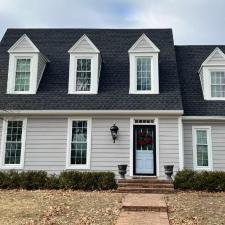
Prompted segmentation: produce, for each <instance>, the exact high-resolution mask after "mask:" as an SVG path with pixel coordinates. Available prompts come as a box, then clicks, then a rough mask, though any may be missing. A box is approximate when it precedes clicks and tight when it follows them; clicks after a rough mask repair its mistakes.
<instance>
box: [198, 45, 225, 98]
mask: <svg viewBox="0 0 225 225" xmlns="http://www.w3.org/2000/svg"><path fill="white" fill-rule="evenodd" d="M199 76H200V80H201V86H202V91H203V96H204V99H205V100H225V54H224V53H223V52H222V51H221V49H219V48H218V47H217V48H215V49H214V51H213V52H212V53H211V54H210V55H209V56H208V57H207V59H206V60H205V61H204V62H203V63H202V65H201V67H200V69H199Z"/></svg>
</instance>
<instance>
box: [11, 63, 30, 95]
mask: <svg viewBox="0 0 225 225" xmlns="http://www.w3.org/2000/svg"><path fill="white" fill-rule="evenodd" d="M30 62H31V59H17V62H16V77H15V91H29V88H30Z"/></svg>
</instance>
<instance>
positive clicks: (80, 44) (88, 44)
mask: <svg viewBox="0 0 225 225" xmlns="http://www.w3.org/2000/svg"><path fill="white" fill-rule="evenodd" d="M68 52H69V53H100V51H99V50H98V48H97V47H96V46H95V45H94V44H93V42H92V41H91V40H90V39H89V38H88V36H87V35H86V34H84V35H83V36H82V37H81V38H80V39H79V40H78V41H77V42H76V43H75V44H74V45H73V47H72V48H70V50H69V51H68Z"/></svg>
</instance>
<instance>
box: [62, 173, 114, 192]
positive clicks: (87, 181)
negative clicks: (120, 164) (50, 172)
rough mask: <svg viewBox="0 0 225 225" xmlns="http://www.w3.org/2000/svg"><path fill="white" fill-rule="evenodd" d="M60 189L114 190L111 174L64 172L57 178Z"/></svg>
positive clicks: (112, 175)
mask: <svg viewBox="0 0 225 225" xmlns="http://www.w3.org/2000/svg"><path fill="white" fill-rule="evenodd" d="M59 184H60V188H64V189H73V190H77V189H81V190H90V191H93V190H108V189H113V188H116V181H115V175H114V173H112V172H77V171H65V172H62V173H61V174H60V176H59Z"/></svg>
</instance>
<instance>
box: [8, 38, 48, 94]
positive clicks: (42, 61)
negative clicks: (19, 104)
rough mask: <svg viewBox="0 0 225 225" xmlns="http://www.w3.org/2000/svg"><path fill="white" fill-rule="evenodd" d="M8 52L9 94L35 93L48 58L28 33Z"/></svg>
mask: <svg viewBox="0 0 225 225" xmlns="http://www.w3.org/2000/svg"><path fill="white" fill-rule="evenodd" d="M8 52H9V70H8V83H7V94H35V93H36V91H37V89H38V85H39V83H40V80H41V77H42V74H43V72H44V69H45V66H46V63H47V62H49V61H48V59H47V58H46V57H45V56H44V55H43V54H41V53H40V51H39V50H38V48H37V47H36V46H35V45H34V44H33V42H32V41H31V40H30V39H29V38H28V36H27V35H26V34H24V35H23V36H22V37H21V38H20V39H19V40H18V41H17V42H16V43H15V44H14V45H13V46H12V47H11V48H10V49H9V50H8Z"/></svg>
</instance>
